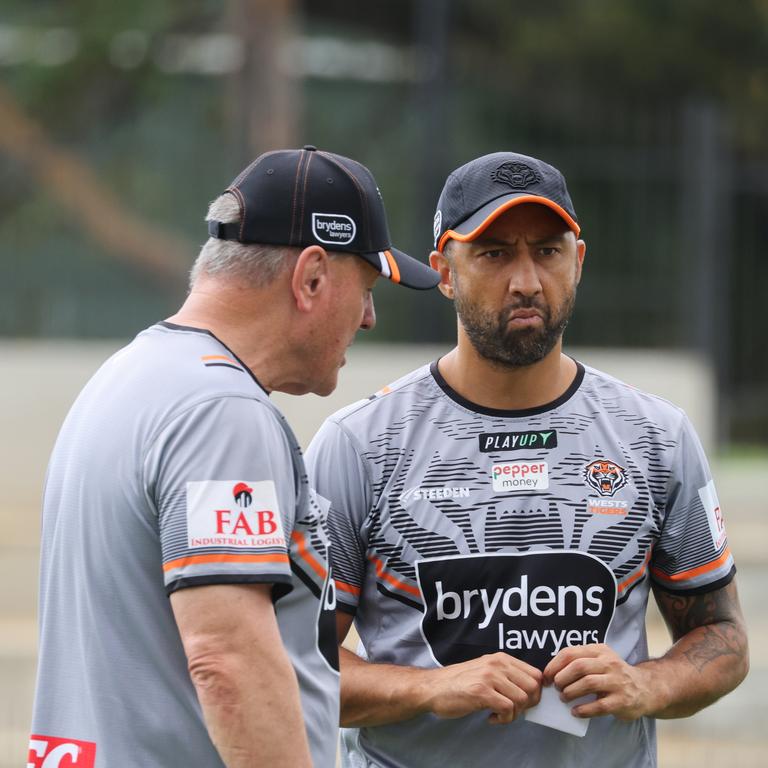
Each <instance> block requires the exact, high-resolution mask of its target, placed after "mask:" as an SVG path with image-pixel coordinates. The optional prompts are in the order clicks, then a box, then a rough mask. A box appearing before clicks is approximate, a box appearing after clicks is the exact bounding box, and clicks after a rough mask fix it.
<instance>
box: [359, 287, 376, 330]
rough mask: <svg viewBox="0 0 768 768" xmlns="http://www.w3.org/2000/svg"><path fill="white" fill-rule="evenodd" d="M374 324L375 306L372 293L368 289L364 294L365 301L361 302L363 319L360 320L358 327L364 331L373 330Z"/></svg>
mask: <svg viewBox="0 0 768 768" xmlns="http://www.w3.org/2000/svg"><path fill="white" fill-rule="evenodd" d="M375 325H376V308H375V307H374V306H373V294H372V293H371V292H370V291H368V293H366V294H365V303H364V304H363V319H362V320H361V321H360V327H361V328H362V329H363V330H364V331H371V330H373V328H374V326H375Z"/></svg>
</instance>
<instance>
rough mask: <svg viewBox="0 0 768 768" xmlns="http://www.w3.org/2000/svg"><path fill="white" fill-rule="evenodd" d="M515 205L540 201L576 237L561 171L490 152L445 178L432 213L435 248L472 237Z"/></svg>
mask: <svg viewBox="0 0 768 768" xmlns="http://www.w3.org/2000/svg"><path fill="white" fill-rule="evenodd" d="M521 203H539V204H541V205H546V206H547V207H548V208H551V209H552V210H553V211H555V213H557V214H558V215H559V216H561V217H562V218H563V220H564V221H565V223H566V224H567V225H568V228H569V229H570V230H572V231H573V233H574V234H575V235H576V237H578V236H579V232H580V227H579V225H578V223H577V221H576V213H575V211H574V210H573V203H572V202H571V196H570V195H569V194H568V189H567V187H566V186H565V179H564V178H563V174H562V173H560V171H558V170H557V168H554V167H552V166H551V165H548V164H547V163H544V162H542V161H541V160H537V159H536V158H535V157H528V156H527V155H518V154H517V153H516V152H495V153H494V154H492V155H484V156H483V157H478V158H477V159H476V160H472V161H470V162H469V163H467V164H466V165H462V166H461V168H457V169H456V170H455V171H454V172H453V173H452V174H451V175H450V176H449V177H448V179H447V180H446V182H445V186H444V187H443V191H442V192H441V193H440V199H439V200H438V202H437V212H436V213H435V220H434V226H433V228H434V235H435V248H436V249H437V250H439V251H442V250H443V247H444V246H445V243H446V241H447V240H449V239H453V240H459V241H460V242H469V241H470V240H474V239H475V238H476V237H477V236H478V235H479V234H480V233H481V232H483V230H485V228H486V227H487V226H488V225H489V224H491V222H493V221H494V220H495V219H496V218H497V217H498V216H500V215H501V214H502V213H504V211H507V210H509V209H510V208H512V207H513V206H515V205H520V204H521Z"/></svg>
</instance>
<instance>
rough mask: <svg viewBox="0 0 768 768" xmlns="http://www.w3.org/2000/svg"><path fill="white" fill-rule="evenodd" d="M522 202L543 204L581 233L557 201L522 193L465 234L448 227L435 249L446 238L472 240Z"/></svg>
mask: <svg viewBox="0 0 768 768" xmlns="http://www.w3.org/2000/svg"><path fill="white" fill-rule="evenodd" d="M522 203H536V204H537V205H544V206H546V207H547V208H550V209H551V210H553V211H554V212H555V213H557V214H558V215H559V216H560V217H561V218H562V219H563V220H564V221H565V223H566V224H568V228H569V229H570V230H571V231H572V232H573V233H574V235H576V237H578V236H579V234H580V233H581V227H579V225H578V224H577V223H576V222H575V221H574V220H573V219H572V218H571V216H570V215H569V214H568V212H567V211H566V210H565V209H564V208H561V207H560V206H559V205H558V204H557V203H553V202H552V201H551V200H549V199H547V198H546V197H540V196H539V195H523V196H522V197H516V198H515V199H514V200H507V202H506V203H504V204H503V205H500V206H499V207H498V208H497V209H496V210H495V211H493V213H491V214H489V215H488V216H487V217H486V218H485V220H484V221H483V222H481V223H480V224H479V225H478V226H477V227H475V228H474V229H473V230H472V231H471V232H469V233H468V234H466V235H461V234H459V233H458V232H456V231H455V230H453V229H449V230H448V231H446V232H443V236H442V237H441V238H440V242H439V243H438V244H437V250H438V251H442V250H443V247H444V246H445V243H446V241H447V240H448V239H453V240H458V241H459V242H460V243H469V242H471V241H472V240H474V239H475V238H476V237H477V236H478V235H479V234H481V233H482V232H483V230H485V229H487V228H488V226H490V224H492V223H493V222H494V221H495V220H496V219H497V218H498V217H499V216H501V214H502V213H505V212H506V211H508V210H509V209H510V208H514V207H515V206H516V205H521V204H522Z"/></svg>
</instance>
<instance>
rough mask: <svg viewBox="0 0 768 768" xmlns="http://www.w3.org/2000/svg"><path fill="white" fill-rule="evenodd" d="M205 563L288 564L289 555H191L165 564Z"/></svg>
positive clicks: (170, 566)
mask: <svg viewBox="0 0 768 768" xmlns="http://www.w3.org/2000/svg"><path fill="white" fill-rule="evenodd" d="M205 563H285V564H286V565H288V555H286V554H284V553H282V552H278V553H275V554H264V555H189V556H188V557H179V558H177V559H176V560H170V561H169V562H167V563H164V564H163V570H164V571H172V570H173V569H174V568H183V567H184V566H185V565H204V564H205Z"/></svg>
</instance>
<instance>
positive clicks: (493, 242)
mask: <svg viewBox="0 0 768 768" xmlns="http://www.w3.org/2000/svg"><path fill="white" fill-rule="evenodd" d="M568 232H570V230H566V231H565V232H560V233H558V234H555V235H547V236H546V237H539V238H536V239H535V240H527V241H526V242H527V243H528V245H534V246H536V245H544V244H545V243H551V242H554V241H557V242H562V241H563V240H565V239H566V237H567V236H568ZM472 245H473V246H476V247H478V248H488V247H489V246H509V245H512V241H510V240H498V239H496V238H494V237H476V238H475V239H474V240H472Z"/></svg>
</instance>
